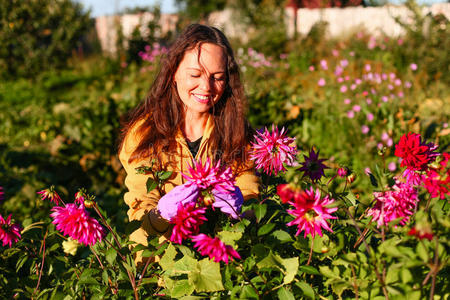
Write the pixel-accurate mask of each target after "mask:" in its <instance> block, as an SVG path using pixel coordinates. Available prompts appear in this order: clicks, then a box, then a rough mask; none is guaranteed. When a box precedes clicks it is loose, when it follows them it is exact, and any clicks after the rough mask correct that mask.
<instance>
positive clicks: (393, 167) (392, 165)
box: [388, 162, 397, 172]
mask: <svg viewBox="0 0 450 300" xmlns="http://www.w3.org/2000/svg"><path fill="white" fill-rule="evenodd" d="M388 170H389V171H391V172H394V171H395V170H397V165H396V164H395V162H390V163H389V164H388Z"/></svg>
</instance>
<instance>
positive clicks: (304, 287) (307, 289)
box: [295, 281, 315, 299]
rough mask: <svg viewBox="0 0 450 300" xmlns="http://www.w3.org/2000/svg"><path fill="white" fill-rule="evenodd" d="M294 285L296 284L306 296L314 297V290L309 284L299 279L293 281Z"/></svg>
mask: <svg viewBox="0 0 450 300" xmlns="http://www.w3.org/2000/svg"><path fill="white" fill-rule="evenodd" d="M295 285H296V286H298V287H299V288H300V289H301V290H302V292H303V294H304V295H305V296H306V297H308V298H310V299H315V296H314V290H313V288H312V287H311V286H310V285H309V284H307V283H306V282H304V281H300V282H297V283H295Z"/></svg>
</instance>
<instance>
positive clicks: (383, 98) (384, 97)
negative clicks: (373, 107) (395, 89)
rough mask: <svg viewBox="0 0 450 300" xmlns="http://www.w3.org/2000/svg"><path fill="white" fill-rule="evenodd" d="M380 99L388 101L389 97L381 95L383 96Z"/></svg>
mask: <svg viewBox="0 0 450 300" xmlns="http://www.w3.org/2000/svg"><path fill="white" fill-rule="evenodd" d="M381 101H383V102H388V101H389V98H388V97H387V96H383V97H381Z"/></svg>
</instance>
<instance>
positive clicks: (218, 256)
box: [192, 233, 241, 264]
mask: <svg viewBox="0 0 450 300" xmlns="http://www.w3.org/2000/svg"><path fill="white" fill-rule="evenodd" d="M192 241H194V242H195V245H194V247H195V248H198V251H199V252H200V254H201V255H205V256H206V255H207V256H209V257H210V258H211V259H214V261H215V262H220V261H223V262H224V263H226V264H228V262H229V261H230V260H233V258H236V259H240V258H241V256H240V255H239V253H237V251H236V250H234V249H233V247H231V246H229V245H225V244H224V243H223V242H222V241H221V240H220V239H219V238H218V237H215V238H211V237H209V236H207V235H206V234H203V233H201V234H199V235H195V236H193V237H192Z"/></svg>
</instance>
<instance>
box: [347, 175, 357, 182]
mask: <svg viewBox="0 0 450 300" xmlns="http://www.w3.org/2000/svg"><path fill="white" fill-rule="evenodd" d="M355 179H356V175H355V173H351V174H350V175H348V176H347V183H349V184H352V183H353V181H355Z"/></svg>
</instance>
